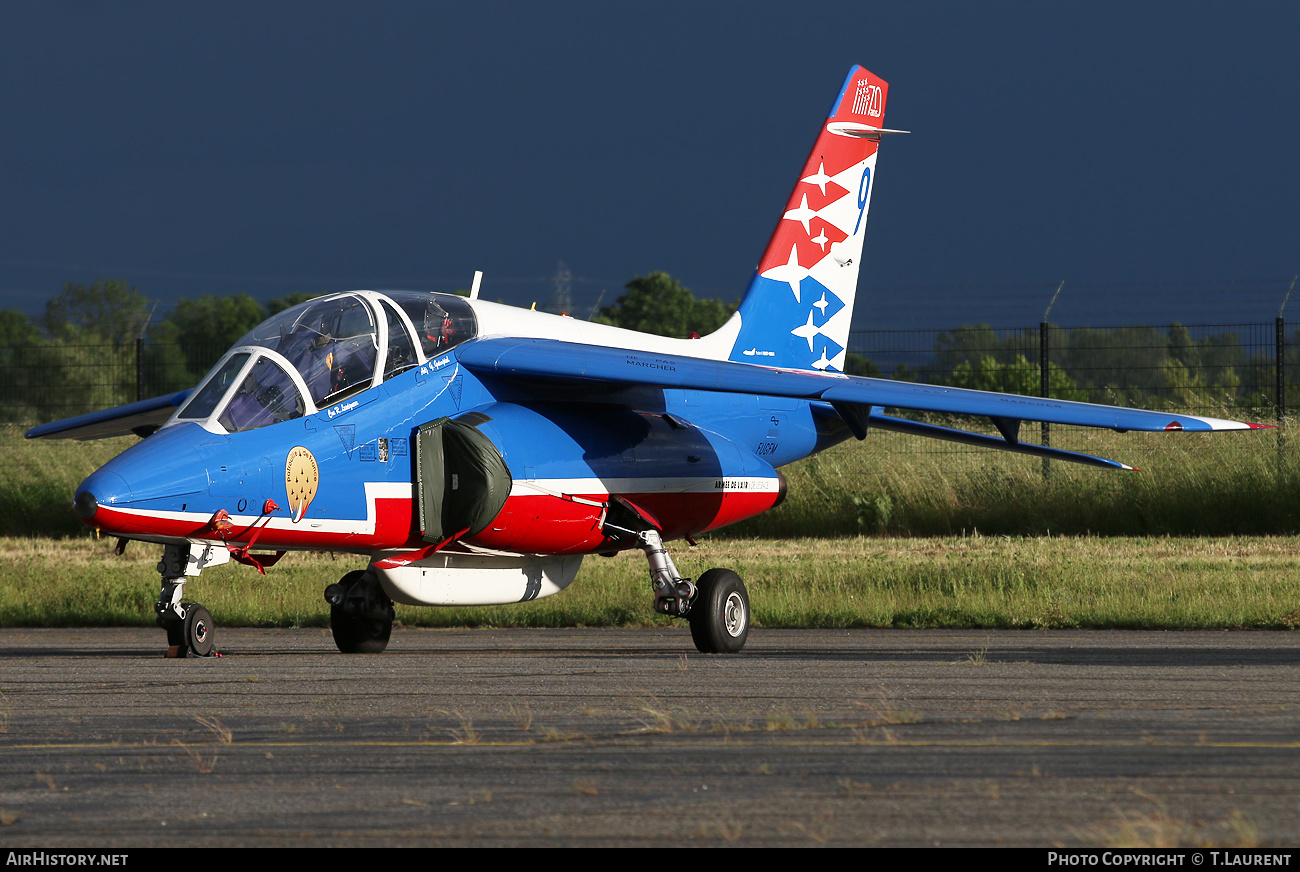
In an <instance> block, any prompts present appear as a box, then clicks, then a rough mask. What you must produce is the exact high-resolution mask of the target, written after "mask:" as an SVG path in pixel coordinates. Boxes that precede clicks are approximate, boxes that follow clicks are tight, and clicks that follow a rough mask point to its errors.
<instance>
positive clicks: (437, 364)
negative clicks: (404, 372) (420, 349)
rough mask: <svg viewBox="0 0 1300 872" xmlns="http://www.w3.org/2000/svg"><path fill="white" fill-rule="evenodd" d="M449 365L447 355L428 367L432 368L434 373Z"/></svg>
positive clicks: (448, 356) (449, 358)
mask: <svg viewBox="0 0 1300 872" xmlns="http://www.w3.org/2000/svg"><path fill="white" fill-rule="evenodd" d="M449 363H451V356H450V355H447V356H445V357H440V358H438V359H437V360H435V361H434V362H433V363H431V364H429V366H431V367H433V371H434V372H437V371H438V370H440V369H442V368H443V367H444V366H446V365H447V364H449Z"/></svg>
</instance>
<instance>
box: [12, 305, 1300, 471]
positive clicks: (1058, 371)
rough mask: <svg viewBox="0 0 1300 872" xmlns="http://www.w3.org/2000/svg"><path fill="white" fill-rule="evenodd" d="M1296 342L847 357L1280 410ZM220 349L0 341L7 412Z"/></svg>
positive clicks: (1107, 399) (860, 345) (1192, 339)
mask: <svg viewBox="0 0 1300 872" xmlns="http://www.w3.org/2000/svg"><path fill="white" fill-rule="evenodd" d="M1297 348H1300V330H1293V331H1291V332H1290V333H1289V334H1288V331H1287V327H1286V324H1285V322H1284V321H1283V320H1282V319H1281V318H1279V319H1277V320H1276V321H1275V322H1274V323H1271V324H1270V323H1254V324H1201V325H1190V326H1182V325H1172V326H1169V327H1142V326H1135V327H1106V328H1091V327H1073V328H1064V327H1056V326H1051V325H1047V324H1040V325H1038V326H1037V327H1020V328H1010V329H995V328H991V327H985V326H979V327H961V328H956V329H950V330H866V331H856V332H854V333H852V334H850V338H849V353H850V356H849V359H848V364H847V367H848V370H849V371H850V372H853V373H856V374H861V375H873V376H877V377H881V378H894V379H900V380H904V381H916V382H926V383H930V384H943V385H951V386H954V387H964V388H974V389H978V390H991V391H1004V392H1010V393H1018V394H1028V395H1033V396H1050V397H1054V398H1057V399H1066V400H1082V401H1085V402H1094V403H1109V404H1118V405H1127V406H1141V407H1147V408H1164V409H1171V410H1172V409H1178V410H1181V411H1185V412H1191V413H1199V414H1208V415H1223V414H1225V413H1226V412H1234V413H1235V414H1240V415H1244V414H1251V415H1253V416H1255V417H1256V418H1259V417H1267V418H1268V419H1273V418H1276V419H1277V420H1281V419H1282V416H1283V415H1284V414H1285V410H1286V409H1287V408H1288V407H1289V406H1290V405H1292V404H1294V403H1295V402H1296V400H1300V383H1298V382H1297V380H1298V379H1300V366H1298V365H1297V364H1300V360H1297V359H1296V358H1295V355H1296V354H1297V351H1296V349H1297ZM224 351H225V348H223V347H221V346H199V347H196V346H192V345H187V346H182V345H178V344H174V343H155V342H149V341H137V342H135V343H126V344H122V345H75V344H71V343H67V342H62V341H48V342H32V343H28V344H25V345H20V346H12V347H0V421H4V422H10V423H19V424H33V423H39V422H42V421H49V420H54V419H58V418H63V417H68V416H71V415H77V414H81V413H84V412H89V411H93V410H95V409H101V408H105V407H109V406H114V405H119V404H122V403H129V402H132V401H134V400H137V399H144V398H146V397H153V396H159V395H161V394H166V393H169V392H173V391H180V390H184V389H186V388H190V387H193V386H194V385H196V384H197V383H198V382H199V380H200V379H201V378H202V377H203V374H204V373H205V372H206V371H207V370H208V368H210V367H211V366H212V364H213V363H215V362H216V360H217V359H218V358H219V357H220V356H221V354H222V353H223V352H224ZM1288 361H1289V362H1290V366H1288ZM1292 397H1295V399H1291V398H1292ZM948 450H951V449H948Z"/></svg>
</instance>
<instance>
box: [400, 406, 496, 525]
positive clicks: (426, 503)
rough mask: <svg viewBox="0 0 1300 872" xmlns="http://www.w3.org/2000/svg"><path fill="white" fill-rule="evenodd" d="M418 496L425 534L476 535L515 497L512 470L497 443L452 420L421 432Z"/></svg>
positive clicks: (417, 449)
mask: <svg viewBox="0 0 1300 872" xmlns="http://www.w3.org/2000/svg"><path fill="white" fill-rule="evenodd" d="M415 478H416V481H415V496H416V500H417V502H418V504H419V522H420V535H421V536H422V537H423V538H424V541H426V542H443V541H445V540H447V539H448V538H450V537H452V536H455V535H456V534H458V533H461V532H462V531H464V535H466V536H473V535H475V534H477V533H480V532H482V531H483V530H484V529H486V528H487V525H488V524H490V523H492V519H493V518H495V517H496V516H497V515H498V514H499V513H500V512H501V509H502V507H503V506H505V504H506V497H507V496H509V495H510V479H511V476H510V470H509V469H507V468H506V462H505V460H504V459H502V457H501V452H500V451H498V450H497V447H496V446H495V445H493V444H492V441H491V440H490V439H488V438H487V437H486V436H484V435H483V434H482V433H481V432H479V431H478V430H476V429H475V428H473V427H471V426H469V425H467V424H461V423H458V422H456V421H453V420H451V419H450V418H439V419H438V420H436V421H431V422H430V423H428V424H425V425H424V426H422V427H420V429H419V430H418V431H417V432H416V435H415Z"/></svg>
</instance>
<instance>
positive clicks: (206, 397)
mask: <svg viewBox="0 0 1300 872" xmlns="http://www.w3.org/2000/svg"><path fill="white" fill-rule="evenodd" d="M247 362H248V353H247V352H240V353H239V354H232V355H231V356H230V357H229V359H227V360H226V362H225V363H223V364H222V365H221V366H220V367H219V368H218V369H217V371H216V372H214V373H212V375H210V376H208V380H207V381H205V382H204V383H203V385H202V387H200V388H199V389H198V390H197V391H195V392H194V396H192V397H190V401H189V402H188V403H186V404H185V407H184V408H182V409H181V410H180V413H179V414H178V415H177V417H178V418H196V419H202V418H206V417H208V416H209V415H211V414H212V412H213V410H214V409H216V408H217V403H219V402H220V401H221V398H222V397H224V396H225V395H226V391H227V390H229V389H230V385H231V382H233V381H234V380H235V376H237V375H239V371H240V370H241V369H243V368H244V364H245V363H247Z"/></svg>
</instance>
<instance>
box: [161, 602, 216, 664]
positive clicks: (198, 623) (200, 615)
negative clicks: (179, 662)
mask: <svg viewBox="0 0 1300 872" xmlns="http://www.w3.org/2000/svg"><path fill="white" fill-rule="evenodd" d="M182 606H183V608H184V609H185V647H186V648H187V649H189V652H190V653H191V654H193V655H194V656H195V657H207V656H208V655H209V654H211V653H212V648H213V629H214V627H213V625H212V615H211V614H210V613H209V612H208V610H207V609H205V608H204V607H203V606H201V605H199V604H198V603H183V604H182ZM169 638H170V634H169Z"/></svg>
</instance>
